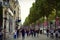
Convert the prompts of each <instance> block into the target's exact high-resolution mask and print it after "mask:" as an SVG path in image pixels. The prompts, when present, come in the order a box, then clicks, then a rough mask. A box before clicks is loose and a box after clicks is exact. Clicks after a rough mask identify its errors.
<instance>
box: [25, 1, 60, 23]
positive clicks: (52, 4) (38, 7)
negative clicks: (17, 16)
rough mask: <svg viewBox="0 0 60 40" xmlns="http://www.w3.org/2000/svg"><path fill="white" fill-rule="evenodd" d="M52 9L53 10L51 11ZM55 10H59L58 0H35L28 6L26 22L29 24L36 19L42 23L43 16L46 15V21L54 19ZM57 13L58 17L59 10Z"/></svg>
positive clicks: (59, 14)
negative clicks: (28, 12) (28, 11)
mask: <svg viewBox="0 0 60 40" xmlns="http://www.w3.org/2000/svg"><path fill="white" fill-rule="evenodd" d="M54 9H55V11H53V10H54ZM57 10H60V0H36V1H35V3H33V4H32V7H31V8H30V14H29V16H28V19H29V21H28V22H29V24H31V23H34V22H36V21H37V20H38V21H39V22H41V23H43V21H44V17H45V16H46V17H47V21H48V20H49V21H50V20H54V19H55V16H56V11H57ZM57 15H58V16H59V17H60V12H58V14H57ZM26 20H27V19H26ZM25 23H26V22H25Z"/></svg>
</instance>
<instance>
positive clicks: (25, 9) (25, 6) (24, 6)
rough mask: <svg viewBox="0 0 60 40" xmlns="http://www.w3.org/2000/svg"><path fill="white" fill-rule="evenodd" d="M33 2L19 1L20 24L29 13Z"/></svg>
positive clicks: (29, 0)
mask: <svg viewBox="0 0 60 40" xmlns="http://www.w3.org/2000/svg"><path fill="white" fill-rule="evenodd" d="M33 2H35V0H19V5H20V10H21V20H22V24H23V23H24V21H25V19H26V17H27V16H28V15H29V11H30V8H31V6H32V3H33Z"/></svg>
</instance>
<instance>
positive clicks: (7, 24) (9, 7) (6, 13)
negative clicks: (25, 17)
mask: <svg viewBox="0 0 60 40" xmlns="http://www.w3.org/2000/svg"><path fill="white" fill-rule="evenodd" d="M19 11H20V9H19V3H18V0H3V30H4V36H5V37H6V38H7V37H8V35H9V34H10V33H11V34H12V33H13V32H14V31H15V28H16V24H17V23H18V21H19V22H20V20H21V17H19V16H20V13H19ZM19 18H20V19H19ZM16 21H17V22H16ZM18 24H19V23H18ZM18 24H17V25H18Z"/></svg>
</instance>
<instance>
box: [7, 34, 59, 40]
mask: <svg viewBox="0 0 60 40" xmlns="http://www.w3.org/2000/svg"><path fill="white" fill-rule="evenodd" d="M7 40H14V38H13V36H12V35H11V36H10V37H9V39H7ZM16 40H22V37H21V36H20V37H19V38H17V39H16ZM24 40H57V39H55V38H54V39H52V38H50V37H47V36H46V35H43V34H42V35H41V34H40V35H39V36H38V37H32V36H28V37H27V36H25V39H24ZM58 40H59V39H58Z"/></svg>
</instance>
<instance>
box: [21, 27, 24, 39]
mask: <svg viewBox="0 0 60 40" xmlns="http://www.w3.org/2000/svg"><path fill="white" fill-rule="evenodd" d="M21 33H22V40H24V38H25V30H24V28H23V29H22V30H21Z"/></svg>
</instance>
